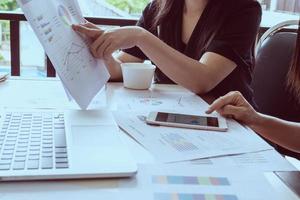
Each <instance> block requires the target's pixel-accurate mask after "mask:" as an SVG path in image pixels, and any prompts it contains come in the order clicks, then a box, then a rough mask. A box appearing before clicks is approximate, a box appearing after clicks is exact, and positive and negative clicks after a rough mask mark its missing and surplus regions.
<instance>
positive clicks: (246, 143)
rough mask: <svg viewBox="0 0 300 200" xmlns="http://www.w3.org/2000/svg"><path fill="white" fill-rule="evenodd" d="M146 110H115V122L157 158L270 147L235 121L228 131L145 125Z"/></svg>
mask: <svg viewBox="0 0 300 200" xmlns="http://www.w3.org/2000/svg"><path fill="white" fill-rule="evenodd" d="M147 115H148V114H147V112H139V113H135V112H130V113H127V112H115V113H114V116H115V119H116V121H117V123H118V125H119V126H120V127H121V128H122V129H123V130H124V131H125V132H127V133H128V134H129V135H130V136H132V137H133V138H134V139H135V140H137V141H138V142H139V143H140V144H142V145H143V146H144V147H145V148H146V149H147V150H149V151H150V152H151V153H152V154H153V155H154V156H155V157H156V159H158V161H160V162H176V161H186V160H191V159H199V158H209V157H215V156H225V155H233V154H241V153H249V152H258V151H263V150H269V149H273V148H272V147H271V146H270V145H269V144H267V143H266V142H265V141H264V140H262V139H261V138H260V137H259V136H257V135H256V134H255V133H253V132H252V131H250V130H247V129H246V128H244V127H243V126H241V125H239V124H238V123H237V122H235V121H232V120H229V121H228V128H229V130H228V132H214V131H201V130H192V129H182V128H169V127H162V126H160V127H157V126H150V125H147V124H146V122H145V120H146V116H147Z"/></svg>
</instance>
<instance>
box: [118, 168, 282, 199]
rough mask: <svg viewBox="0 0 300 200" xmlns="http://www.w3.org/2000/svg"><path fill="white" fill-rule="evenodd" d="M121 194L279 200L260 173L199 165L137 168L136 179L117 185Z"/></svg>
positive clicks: (155, 196) (162, 197)
mask: <svg viewBox="0 0 300 200" xmlns="http://www.w3.org/2000/svg"><path fill="white" fill-rule="evenodd" d="M120 192H121V194H122V197H123V198H124V199H132V200H136V199H139V200H140V199H143V200H175V199H176V200H218V199H222V200H266V199H272V200H277V199H280V198H279V197H278V195H277V192H276V191H275V190H274V189H273V188H272V186H271V185H270V184H269V183H268V182H267V180H266V178H265V177H264V175H263V173H260V172H251V171H247V170H240V169H238V168H231V169H229V168H225V169H223V168H219V169H218V168H204V167H199V166H186V167H185V168H182V166H176V165H175V166H170V165H161V166H160V165H156V166H150V165H146V166H139V173H138V175H137V177H136V179H135V180H132V181H131V182H128V181H124V183H123V184H122V183H120Z"/></svg>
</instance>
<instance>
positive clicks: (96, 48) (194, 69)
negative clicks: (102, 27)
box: [74, 25, 237, 94]
mask: <svg viewBox="0 0 300 200" xmlns="http://www.w3.org/2000/svg"><path fill="white" fill-rule="evenodd" d="M74 30H76V31H77V32H80V33H82V34H85V35H89V34H90V33H89V32H90V31H91V30H90V28H87V27H86V26H85V25H76V26H74ZM134 46H137V47H139V48H140V49H141V50H142V51H143V52H144V54H145V55H146V56H147V57H148V58H149V59H150V60H152V61H153V62H154V63H155V64H156V65H157V67H158V68H160V70H161V71H163V72H164V73H165V74H166V75H167V76H168V77H169V78H171V79H172V80H173V81H174V82H176V83H177V84H179V85H182V86H183V87H185V88H187V89H189V90H191V91H193V92H194V93H197V94H204V93H207V92H209V91H210V90H211V89H213V88H214V87H215V86H216V85H218V84H219V83H220V82H221V81H222V80H223V79H224V78H225V77H227V76H228V75H229V74H230V73H231V72H232V71H233V70H234V69H235V67H236V66H237V65H236V64H235V63H234V62H233V61H231V60H229V59H227V58H225V57H223V56H221V55H218V54H215V53H210V52H207V53H205V54H204V55H203V57H202V58H201V60H200V61H197V60H194V59H192V58H189V57H188V56H185V55H184V54H182V53H180V52H179V51H177V50H175V49H173V48H172V47H170V46H168V45H167V44H165V43H164V42H162V41H161V40H160V39H159V38H157V37H156V36H154V35H153V34H151V33H150V32H148V31H147V30H145V29H143V28H141V27H122V28H116V29H110V30H107V31H104V32H102V33H101V35H100V36H99V37H98V39H97V40H96V41H95V42H94V43H93V45H92V46H91V51H92V52H94V53H93V54H94V56H96V57H98V58H102V59H105V60H107V58H109V57H111V55H112V54H113V52H115V51H116V50H118V49H127V48H131V47H134ZM108 64H109V66H113V64H112V63H109V62H108ZM114 66H117V65H114Z"/></svg>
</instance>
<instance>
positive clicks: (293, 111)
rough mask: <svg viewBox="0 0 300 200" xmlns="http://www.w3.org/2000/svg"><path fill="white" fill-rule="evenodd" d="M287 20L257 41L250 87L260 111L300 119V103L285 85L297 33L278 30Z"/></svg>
mask: <svg viewBox="0 0 300 200" xmlns="http://www.w3.org/2000/svg"><path fill="white" fill-rule="evenodd" d="M298 24H299V21H297V20H293V21H287V22H284V23H281V24H279V25H277V26H275V27H273V28H271V29H270V30H268V31H267V32H266V33H265V34H264V35H263V36H262V38H261V40H260V41H259V42H258V46H257V56H256V66H255V69H254V75H253V82H252V88H253V90H254V99H255V101H256V103H257V105H258V109H259V111H260V112H261V113H264V114H268V115H272V116H275V117H278V118H281V119H285V120H289V121H295V122H300V105H299V104H298V103H297V102H296V101H295V100H294V99H293V98H292V95H291V94H290V93H289V91H288V88H287V87H286V77H287V73H288V69H289V66H290V64H291V60H292V56H293V52H294V49H295V46H296V40H297V33H292V32H278V31H279V30H280V29H282V28H284V27H286V26H287V25H298Z"/></svg>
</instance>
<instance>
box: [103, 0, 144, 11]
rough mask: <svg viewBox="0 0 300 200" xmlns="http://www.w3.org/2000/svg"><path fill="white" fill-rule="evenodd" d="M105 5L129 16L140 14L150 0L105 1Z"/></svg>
mask: <svg viewBox="0 0 300 200" xmlns="http://www.w3.org/2000/svg"><path fill="white" fill-rule="evenodd" d="M106 2H107V3H109V4H111V5H113V6H115V7H117V8H119V9H120V10H123V11H126V12H128V13H129V14H138V13H141V12H142V11H143V10H144V8H145V7H146V5H147V4H148V3H149V2H150V0H106Z"/></svg>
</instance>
